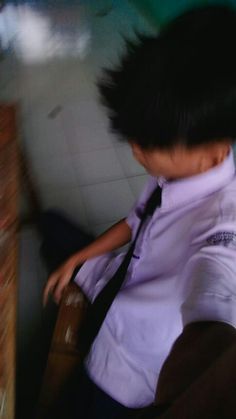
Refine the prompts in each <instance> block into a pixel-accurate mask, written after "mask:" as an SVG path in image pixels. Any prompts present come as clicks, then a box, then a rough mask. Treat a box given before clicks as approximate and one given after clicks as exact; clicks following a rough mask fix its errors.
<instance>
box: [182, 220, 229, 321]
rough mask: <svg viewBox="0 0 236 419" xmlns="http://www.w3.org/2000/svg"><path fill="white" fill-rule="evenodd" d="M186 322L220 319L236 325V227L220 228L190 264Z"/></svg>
mask: <svg viewBox="0 0 236 419" xmlns="http://www.w3.org/2000/svg"><path fill="white" fill-rule="evenodd" d="M186 278H187V281H186V288H187V290H188V292H187V294H186V299H185V301H184V303H183V304H182V319H183V325H184V326H185V325H187V324H189V323H192V322H196V321H220V322H225V323H228V324H230V325H232V326H234V327H235V328H236V226H235V228H234V230H232V229H231V230H229V229H228V230H218V231H215V232H214V234H211V235H210V236H208V238H207V240H206V242H205V244H204V245H203V246H202V247H201V249H200V250H199V251H198V252H197V254H195V255H194V256H193V258H192V260H190V261H189V263H188V264H187V275H186Z"/></svg>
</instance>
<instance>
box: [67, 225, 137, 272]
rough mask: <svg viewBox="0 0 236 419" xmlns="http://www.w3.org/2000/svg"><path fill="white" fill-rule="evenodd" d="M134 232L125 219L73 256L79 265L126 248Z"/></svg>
mask: <svg viewBox="0 0 236 419" xmlns="http://www.w3.org/2000/svg"><path fill="white" fill-rule="evenodd" d="M131 235H132V231H131V228H130V227H129V225H128V224H127V223H126V221H125V219H123V220H121V221H119V222H118V223H116V224H114V225H113V226H112V227H110V228H109V229H108V230H107V231H105V233H103V234H102V235H101V236H99V237H98V238H97V239H96V240H94V241H93V242H92V243H91V244H89V245H88V246H86V247H85V248H83V249H82V250H80V251H79V252H78V253H76V254H75V255H73V256H72V258H73V260H74V261H75V263H76V264H77V265H78V264H80V263H83V262H85V261H86V260H87V259H90V258H92V257H95V256H99V255H102V254H104V253H107V252H111V251H112V250H115V249H118V248H119V247H121V246H124V245H125V244H127V243H128V242H129V241H130V240H131Z"/></svg>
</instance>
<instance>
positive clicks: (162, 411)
mask: <svg viewBox="0 0 236 419" xmlns="http://www.w3.org/2000/svg"><path fill="white" fill-rule="evenodd" d="M235 355H236V330H235V328H234V327H232V326H230V325H229V324H226V323H223V322H222V323H221V322H196V323H192V324H189V325H187V326H186V327H185V328H184V330H183V333H182V334H181V335H180V336H179V338H178V339H177V340H176V342H175V343H174V345H173V347H172V349H171V352H170V354H169V356H168V357H167V359H166V361H165V363H164V365H163V367H162V369H161V373H160V376H159V380H158V384H157V391H156V398H155V404H156V406H155V405H152V406H150V407H149V408H144V409H143V410H142V411H141V413H140V414H139V415H137V419H157V418H159V417H161V418H162V417H163V419H164V418H166V419H173V418H175V419H183V418H186V419H187V418H191V419H193V418H194V419H195V418H196V419H197V418H200V417H201V418H202V419H206V418H207V419H209V418H214V419H222V417H228V418H231V417H236V416H235V415H233V416H232V414H231V411H232V410H233V411H234V412H235V413H236V399H235V395H234V388H235V383H236V368H235ZM231 389H233V390H232V391H231ZM232 393H233V394H232ZM225 404H226V405H225ZM222 411H224V412H228V413H229V412H230V413H229V415H227V414H226V416H223V414H222Z"/></svg>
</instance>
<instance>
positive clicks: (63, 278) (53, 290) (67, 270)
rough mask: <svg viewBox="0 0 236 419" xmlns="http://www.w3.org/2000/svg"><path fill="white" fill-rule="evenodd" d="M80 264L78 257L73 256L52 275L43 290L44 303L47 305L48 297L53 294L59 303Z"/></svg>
mask: <svg viewBox="0 0 236 419" xmlns="http://www.w3.org/2000/svg"><path fill="white" fill-rule="evenodd" d="M78 265H79V261H78V257H77V258H76V259H75V258H74V257H71V258H70V259H68V260H67V261H66V262H65V263H64V264H63V265H62V266H61V267H60V268H59V269H57V270H56V271H55V272H53V274H52V275H50V277H49V279H48V281H47V284H46V286H45V288H44V292H43V305H44V306H46V304H47V301H48V297H49V295H50V294H53V299H54V301H55V303H56V304H59V303H60V301H61V297H62V294H63V291H64V290H65V288H66V286H67V285H68V284H69V282H70V280H71V277H72V275H73V272H74V270H75V268H76V266H78Z"/></svg>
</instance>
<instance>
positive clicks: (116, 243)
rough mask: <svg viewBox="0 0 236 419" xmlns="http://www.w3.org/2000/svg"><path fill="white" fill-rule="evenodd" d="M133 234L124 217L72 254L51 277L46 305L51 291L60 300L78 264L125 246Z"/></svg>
mask: <svg viewBox="0 0 236 419" xmlns="http://www.w3.org/2000/svg"><path fill="white" fill-rule="evenodd" d="M131 236H132V230H131V228H130V227H129V225H128V224H127V222H126V221H125V219H123V220H121V221H119V222H118V223H116V224H115V225H113V226H112V227H111V228H109V229H108V230H107V231H106V232H105V233H103V234H102V235H101V236H99V237H98V238H97V239H96V240H94V241H93V242H92V243H91V244H89V245H88V246H86V247H85V248H83V249H81V250H80V251H79V252H77V253H75V254H74V255H72V256H71V257H70V258H69V259H68V260H67V261H66V262H65V263H64V264H63V265H62V266H61V267H60V268H59V269H58V270H56V272H54V273H53V274H52V275H51V276H50V277H49V279H48V281H47V284H46V286H45V289H44V294H43V303H44V305H45V304H46V303H47V300H48V296H49V294H51V293H52V294H53V295H54V300H55V302H56V303H59V302H60V300H61V297H62V293H63V291H64V289H65V287H66V286H67V284H68V283H69V282H70V279H71V277H72V275H73V272H74V270H75V268H76V267H77V266H78V265H82V264H83V263H84V262H85V261H86V260H87V259H90V258H93V257H95V256H99V255H102V254H104V253H107V252H111V251H112V250H115V249H118V248H119V247H121V246H124V245H125V244H127V243H128V242H129V241H130V240H131Z"/></svg>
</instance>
